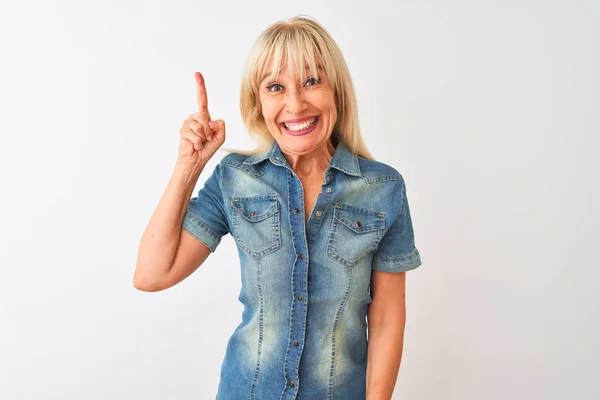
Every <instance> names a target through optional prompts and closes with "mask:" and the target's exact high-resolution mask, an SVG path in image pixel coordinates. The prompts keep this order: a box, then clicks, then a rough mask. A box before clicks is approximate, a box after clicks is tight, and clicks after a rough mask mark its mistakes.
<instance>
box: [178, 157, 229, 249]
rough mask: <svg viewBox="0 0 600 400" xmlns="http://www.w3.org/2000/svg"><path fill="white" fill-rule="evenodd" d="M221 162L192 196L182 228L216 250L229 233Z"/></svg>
mask: <svg viewBox="0 0 600 400" xmlns="http://www.w3.org/2000/svg"><path fill="white" fill-rule="evenodd" d="M221 168H222V166H221V164H217V166H216V167H215V169H214V170H213V172H212V174H211V175H210V176H209V177H208V179H207V180H206V181H205V182H204V186H203V187H202V189H200V190H199V191H198V195H197V196H196V197H192V199H190V202H189V204H188V207H187V210H186V213H185V215H184V217H183V224H182V229H185V230H186V231H188V232H189V233H190V234H191V235H192V236H194V237H195V238H196V239H198V240H200V241H201V242H202V243H204V244H205V245H206V246H207V247H208V248H209V249H210V250H211V251H212V252H214V251H215V250H216V248H217V246H218V245H219V243H220V242H221V238H222V237H223V236H225V235H226V234H227V233H229V227H228V224H227V215H226V213H225V207H224V202H223V193H222V191H221Z"/></svg>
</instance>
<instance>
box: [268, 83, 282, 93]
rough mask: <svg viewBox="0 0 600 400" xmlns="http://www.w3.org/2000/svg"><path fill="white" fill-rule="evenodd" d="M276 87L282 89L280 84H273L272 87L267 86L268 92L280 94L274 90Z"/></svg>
mask: <svg viewBox="0 0 600 400" xmlns="http://www.w3.org/2000/svg"><path fill="white" fill-rule="evenodd" d="M276 86H279V87H281V85H280V84H278V83H273V84H271V85H269V86H267V90H268V91H269V92H278V90H273V88H274V87H276Z"/></svg>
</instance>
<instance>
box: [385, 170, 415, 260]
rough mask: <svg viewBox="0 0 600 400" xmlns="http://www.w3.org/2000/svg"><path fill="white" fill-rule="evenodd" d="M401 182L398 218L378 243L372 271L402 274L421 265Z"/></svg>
mask: <svg viewBox="0 0 600 400" xmlns="http://www.w3.org/2000/svg"><path fill="white" fill-rule="evenodd" d="M401 182H402V188H401V190H400V191H399V193H400V198H399V200H397V201H399V202H400V209H399V212H398V216H397V217H396V219H395V220H394V222H393V223H392V225H391V226H390V228H389V229H388V230H387V232H386V233H385V234H384V236H383V238H382V239H381V241H380V242H379V247H378V248H377V251H376V252H375V254H374V257H373V269H374V270H377V271H382V272H404V271H409V270H411V269H415V268H417V267H418V266H420V265H421V255H420V254H419V250H417V248H416V247H415V235H414V231H413V226H412V220H411V216H410V208H409V206H408V198H407V196H406V185H405V184H404V181H401Z"/></svg>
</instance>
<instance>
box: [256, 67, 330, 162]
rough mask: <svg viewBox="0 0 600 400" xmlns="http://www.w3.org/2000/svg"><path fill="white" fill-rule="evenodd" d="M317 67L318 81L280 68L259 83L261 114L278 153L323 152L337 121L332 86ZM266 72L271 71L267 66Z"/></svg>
mask: <svg viewBox="0 0 600 400" xmlns="http://www.w3.org/2000/svg"><path fill="white" fill-rule="evenodd" d="M318 68H319V74H318V78H317V77H316V76H311V75H310V74H309V72H310V69H309V68H308V67H306V73H305V74H304V76H301V77H300V76H298V75H297V72H296V71H293V68H287V66H286V65H284V66H283V67H282V69H281V71H280V72H279V75H278V76H272V75H270V74H268V73H267V74H266V75H265V76H263V79H262V80H261V81H260V83H259V97H260V104H261V107H262V115H263V118H264V119H265V123H266V126H267V128H268V129H269V132H270V133H271V135H272V136H273V138H274V139H275V140H276V141H277V143H278V144H279V147H281V149H282V151H284V152H286V153H289V154H293V155H305V154H309V153H312V152H314V151H317V152H318V151H321V150H323V149H327V144H328V142H329V139H330V137H331V133H332V131H333V128H334V126H335V123H336V121H337V109H336V103H335V93H334V90H333V87H332V86H331V84H330V83H329V81H328V80H327V77H326V76H325V73H324V72H323V71H322V68H321V67H318ZM266 71H271V64H270V63H269V66H267V68H266Z"/></svg>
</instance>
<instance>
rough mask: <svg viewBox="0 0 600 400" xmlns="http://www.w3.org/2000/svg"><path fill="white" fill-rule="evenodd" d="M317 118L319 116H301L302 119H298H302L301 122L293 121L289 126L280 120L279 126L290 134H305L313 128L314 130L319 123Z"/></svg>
mask: <svg viewBox="0 0 600 400" xmlns="http://www.w3.org/2000/svg"><path fill="white" fill-rule="evenodd" d="M319 119H320V118H319V117H318V116H317V117H310V118H302V119H300V121H303V122H300V123H294V124H291V126H288V125H287V124H286V123H285V122H282V123H281V128H282V129H283V130H284V131H286V132H287V133H288V134H290V135H292V136H301V135H306V134H308V133H310V132H312V131H313V130H315V128H316V127H317V125H318V124H319ZM288 122H289V121H288ZM290 128H291V129H290Z"/></svg>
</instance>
